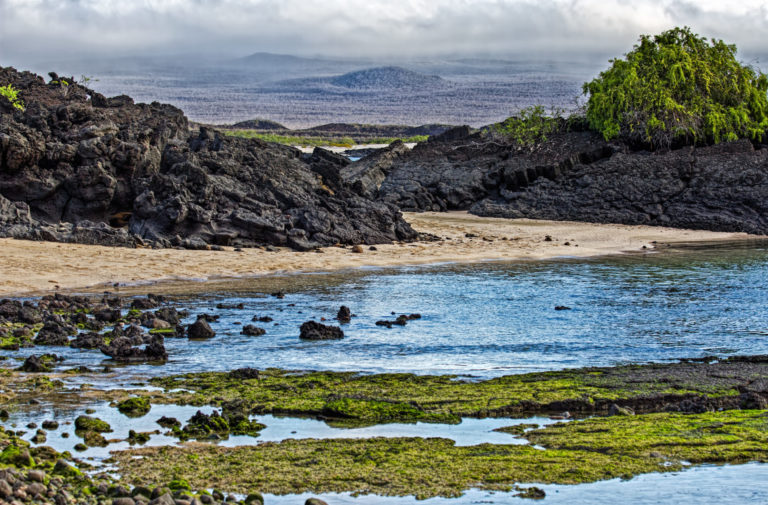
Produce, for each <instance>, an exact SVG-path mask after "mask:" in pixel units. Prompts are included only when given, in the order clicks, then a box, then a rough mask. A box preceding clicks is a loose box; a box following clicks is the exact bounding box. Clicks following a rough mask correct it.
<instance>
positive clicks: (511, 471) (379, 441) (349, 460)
mask: <svg viewBox="0 0 768 505" xmlns="http://www.w3.org/2000/svg"><path fill="white" fill-rule="evenodd" d="M134 456H144V458H141V459H134V458H133V457H134ZM113 457H114V458H115V459H116V460H117V461H118V463H119V467H120V472H121V474H122V475H123V476H124V479H126V481H127V482H132V483H136V484H140V483H144V482H152V481H153V480H160V481H162V480H164V479H166V480H170V479H172V478H183V479H185V480H187V481H188V482H189V483H190V484H191V485H192V486H195V487H208V488H211V487H218V488H224V489H228V490H231V491H234V492H239V493H249V492H253V491H261V492H265V493H275V494H289V493H303V492H309V491H312V492H316V493H326V492H350V491H351V492H359V493H375V494H381V495H388V496H406V495H415V496H416V497H418V498H429V497H433V496H446V497H455V496H460V495H461V494H462V493H463V492H464V491H465V490H467V489H469V488H472V487H480V488H483V489H489V490H499V491H510V490H512V489H514V484H515V483H516V482H533V481H536V482H560V483H568V484H575V483H579V482H593V481H597V480H601V479H610V478H614V477H620V476H625V475H628V474H636V473H645V472H651V471H657V470H666V469H667V467H664V466H662V465H660V464H659V462H658V461H653V460H650V459H649V460H633V459H631V458H614V457H612V456H607V455H604V454H600V453H592V452H588V451H557V450H555V451H540V450H537V449H534V448H533V447H530V446H520V445H491V444H483V445H477V446H470V447H456V446H455V445H454V444H453V441H451V440H446V439H440V438H429V439H423V438H373V439H364V440H344V439H339V440H313V439H309V440H286V441H284V442H281V443H264V444H260V445H258V446H243V447H238V448H222V447H207V446H206V447H200V446H198V447H195V448H194V449H191V450H190V449H185V448H175V447H161V448H154V447H153V448H146V449H138V450H135V451H124V452H117V453H113ZM678 469H679V467H678Z"/></svg>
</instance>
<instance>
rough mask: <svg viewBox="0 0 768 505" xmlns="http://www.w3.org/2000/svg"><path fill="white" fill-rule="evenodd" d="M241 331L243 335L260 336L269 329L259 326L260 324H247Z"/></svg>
mask: <svg viewBox="0 0 768 505" xmlns="http://www.w3.org/2000/svg"><path fill="white" fill-rule="evenodd" d="M241 333H242V334H243V335H248V336H249V337H260V336H262V335H264V334H265V333H267V331H266V330H265V329H264V328H259V327H258V326H255V325H252V324H246V325H245V326H243V331H242V332H241Z"/></svg>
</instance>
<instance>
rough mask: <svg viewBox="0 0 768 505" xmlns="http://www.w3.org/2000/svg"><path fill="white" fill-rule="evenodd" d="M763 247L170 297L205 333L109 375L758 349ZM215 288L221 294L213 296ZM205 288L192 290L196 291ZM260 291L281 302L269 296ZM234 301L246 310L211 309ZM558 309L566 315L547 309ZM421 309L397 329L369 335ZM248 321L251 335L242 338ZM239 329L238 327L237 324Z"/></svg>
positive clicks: (551, 362) (765, 265) (610, 361)
mask: <svg viewBox="0 0 768 505" xmlns="http://www.w3.org/2000/svg"><path fill="white" fill-rule="evenodd" d="M766 279H768V250H767V249H766V248H765V247H759V246H756V247H749V248H732V249H710V250H706V251H696V252H685V253H679V254H669V255H667V254H657V255H645V256H631V257H620V258H613V259H598V260H557V261H537V262H517V263H480V264H473V265H463V266H459V265H443V266H433V267H410V268H402V269H398V270H360V271H355V272H350V273H341V274H340V273H336V274H314V275H312V274H310V275H289V276H283V277H273V278H267V279H251V280H243V281H233V282H229V283H227V284H224V285H223V286H224V288H223V289H224V290H226V291H225V292H219V293H216V294H204V295H195V296H192V297H186V298H182V299H179V300H178V301H177V305H178V306H180V307H182V308H187V309H189V310H190V311H191V314H192V316H190V318H189V319H187V321H186V322H192V321H193V320H194V315H195V314H198V313H203V312H205V313H214V314H218V315H220V316H221V318H220V320H219V321H217V322H214V323H212V324H211V326H212V327H213V329H214V330H215V331H216V332H217V336H216V337H215V338H213V339H210V340H207V341H189V340H187V339H167V340H166V345H167V347H168V352H169V354H170V361H169V362H168V363H167V364H166V365H162V366H151V365H134V366H129V367H124V368H123V367H117V368H115V370H116V372H117V374H118V378H115V377H113V376H108V377H106V378H100V375H98V374H97V375H95V376H92V377H88V379H87V380H88V381H89V382H92V383H96V384H102V383H103V384H102V385H113V384H115V383H116V381H118V380H119V379H120V378H122V379H123V382H125V380H128V378H130V377H134V376H136V375H138V376H139V377H146V376H154V375H158V374H172V373H184V372H191V371H206V370H231V369H234V368H239V367H256V368H260V369H263V368H266V367H279V368H287V369H302V370H305V369H315V370H317V369H322V370H326V369H331V370H359V371H363V372H414V373H420V374H458V375H468V376H473V377H479V378H488V377H495V376H499V375H505V374H514V373H524V372H529V371H543V370H556V369H563V368H571V367H581V366H609V365H616V364H622V363H629V362H648V361H667V360H675V359H678V358H695V357H703V356H710V355H717V356H730V355H736V354H766V353H768V338H766V337H767V336H768V312H767V311H765V310H763V308H764V307H766V306H768V283H766V282H765V281H766ZM221 286H222V285H221V284H220V285H219V289H221ZM200 287H205V285H198V286H197V288H198V289H199V288H200ZM272 290H282V291H285V292H286V295H285V298H283V299H278V298H275V297H272V296H269V295H268V293H270V292H271V291H272ZM219 303H223V304H225V305H228V306H229V305H236V304H238V303H243V304H244V307H245V308H244V309H242V310H239V309H235V308H227V309H217V308H216V305H217V304H219ZM340 305H348V306H349V307H350V308H351V309H352V312H353V313H354V314H356V317H354V318H353V319H352V322H351V323H349V324H344V325H342V328H343V330H344V332H345V335H346V337H345V338H344V339H343V340H338V341H322V342H307V341H302V340H300V339H299V338H298V335H299V326H300V325H301V323H302V322H304V321H307V320H309V319H315V320H320V319H321V318H323V317H324V318H326V319H328V321H327V324H333V318H334V317H335V315H336V312H337V310H338V308H339V306H340ZM557 305H564V306H568V307H571V308H572V310H561V311H557V310H555V309H554V308H555V306H557ZM393 312H394V313H395V314H403V313H404V314H410V313H420V314H421V315H422V318H421V319H419V320H415V321H410V322H409V323H408V324H407V326H405V327H398V326H395V327H393V328H391V329H387V328H385V327H381V326H376V325H375V322H376V321H377V320H380V319H389V320H393V319H394V317H395V316H393V315H392V313H393ZM254 315H258V316H270V317H272V318H273V319H274V322H270V323H253V324H256V325H257V326H261V327H263V328H265V329H266V330H267V333H266V335H264V336H262V337H248V336H244V335H241V334H240V332H241V328H242V325H244V324H251V318H252V317H253V316H254ZM238 323H240V324H238ZM43 350H45V351H46V352H56V353H59V354H61V355H63V356H64V357H65V358H66V361H65V362H64V363H63V364H62V368H68V367H71V366H75V365H81V364H82V365H87V366H89V367H98V366H99V365H101V364H105V363H108V362H107V361H105V360H104V358H105V356H103V355H102V354H101V353H100V352H99V351H95V350H82V351H81V350H76V349H68V348H55V347H51V348H46V349H43V348H36V349H22V350H21V351H19V352H16V353H6V354H9V355H15V356H17V357H23V356H26V355H28V354H31V353H40V352H41V351H43Z"/></svg>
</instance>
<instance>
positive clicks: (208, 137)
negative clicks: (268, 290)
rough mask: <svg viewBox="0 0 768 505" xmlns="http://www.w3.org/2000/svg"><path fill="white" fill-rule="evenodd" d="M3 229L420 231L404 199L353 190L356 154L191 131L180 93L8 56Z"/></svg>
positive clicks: (293, 234)
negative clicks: (82, 81)
mask: <svg viewBox="0 0 768 505" xmlns="http://www.w3.org/2000/svg"><path fill="white" fill-rule="evenodd" d="M0 80H2V82H4V83H9V84H11V85H13V86H14V87H15V88H17V89H19V90H20V97H21V99H22V100H24V102H25V103H26V104H27V107H26V111H24V112H22V111H19V110H16V109H14V108H13V107H12V106H11V105H10V104H9V103H7V102H6V101H3V102H2V103H0V114H2V121H0V163H1V165H0V235H1V236H6V237H14V238H24V239H33V240H52V241H61V242H77V243H84V244H103V245H119V246H130V247H134V246H152V247H184V248H188V249H210V248H214V249H215V248H216V247H220V246H224V245H232V246H238V247H243V246H257V245H276V246H288V247H292V248H295V249H312V248H315V247H318V246H326V245H332V244H336V243H342V244H358V243H370V244H374V243H385V242H392V241H394V240H408V239H413V238H415V237H416V233H415V232H414V231H413V230H412V229H411V228H410V226H409V225H408V224H407V223H405V221H403V219H402V217H401V216H400V213H399V211H398V209H397V208H396V207H394V206H392V205H389V204H386V203H382V202H374V201H371V200H369V199H367V198H364V197H361V196H360V195H358V194H357V193H355V192H353V191H351V190H349V189H348V188H347V187H346V185H344V184H342V183H341V179H340V178H339V177H338V173H339V170H340V169H341V168H343V166H344V165H345V164H346V163H348V162H347V161H346V159H342V158H341V157H337V156H336V155H333V154H332V153H328V152H325V151H322V150H318V151H316V152H315V153H314V154H313V155H311V156H307V157H305V156H303V155H302V153H301V152H300V151H299V150H296V149H293V148H290V147H286V146H281V145H278V144H271V143H266V142H262V141H260V140H248V139H240V138H232V137H226V136H223V135H220V134H219V133H217V132H216V131H213V130H210V129H206V128H200V129H199V130H198V131H191V130H190V129H189V125H188V122H187V119H186V117H184V115H183V113H182V112H181V111H180V110H179V109H177V108H175V107H173V106H170V105H165V104H159V103H152V104H149V105H147V104H135V103H134V102H133V100H132V99H131V98H129V97H125V96H123V97H114V98H106V97H104V96H102V95H100V94H99V93H97V92H94V91H92V90H89V89H87V88H85V87H83V86H80V85H78V84H75V83H74V79H72V84H71V85H69V86H66V89H65V88H64V87H62V86H61V85H60V84H57V83H51V82H49V83H46V82H45V80H44V79H43V78H42V77H39V76H36V75H34V74H32V73H29V72H17V71H16V70H14V69H13V68H0Z"/></svg>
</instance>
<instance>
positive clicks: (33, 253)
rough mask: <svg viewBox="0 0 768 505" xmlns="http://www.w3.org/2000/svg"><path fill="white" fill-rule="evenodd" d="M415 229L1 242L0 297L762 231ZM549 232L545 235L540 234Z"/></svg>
mask: <svg viewBox="0 0 768 505" xmlns="http://www.w3.org/2000/svg"><path fill="white" fill-rule="evenodd" d="M404 216H405V219H406V220H407V221H408V222H409V223H410V224H411V225H412V226H413V227H414V229H416V230H417V231H419V232H422V233H427V234H431V235H435V236H437V237H439V240H435V241H418V242H412V243H394V244H382V245H376V246H375V250H371V249H370V246H363V252H362V253H355V252H353V250H352V248H351V247H349V246H346V247H325V248H323V249H321V250H320V252H297V251H293V250H291V249H287V248H285V249H279V250H278V251H277V252H270V251H267V250H266V249H261V248H255V249H245V250H243V251H242V252H236V251H234V249H233V248H231V247H227V248H225V250H224V251H191V250H177V249H155V250H153V249H128V248H121V247H106V246H92V245H81V244H66V243H58V242H35V241H26V240H15V239H10V238H5V239H0V247H2V250H3V255H2V258H0V296H33V295H40V294H45V293H50V292H51V291H54V290H57V291H77V292H84V293H88V292H91V293H95V292H100V291H103V290H104V289H113V288H114V287H121V288H125V287H127V289H129V290H130V289H138V288H141V287H146V286H150V285H151V286H152V287H153V291H156V292H167V291H164V288H168V289H170V286H172V285H179V284H182V285H187V286H189V285H191V284H193V283H194V284H200V283H202V282H216V281H219V282H221V281H224V280H227V279H248V278H256V277H262V276H270V275H284V274H292V273H298V274H301V273H319V272H339V271H344V270H354V269H359V268H366V267H374V268H387V267H401V266H417V265H431V264H441V263H477V262H484V261H518V260H548V259H556V258H590V257H599V256H610V255H622V254H628V253H644V252H645V253H652V252H658V251H659V250H660V249H661V248H660V246H661V245H663V246H665V247H664V249H666V248H667V247H666V246H667V245H669V244H673V243H674V244H680V243H685V244H688V243H713V244H714V243H718V242H721V243H730V242H743V243H748V242H750V241H759V240H763V239H767V238H768V237H764V236H759V235H749V234H746V233H729V232H710V231H700V230H683V229H673V228H662V227H654V226H637V225H617V224H594V223H581V222H568V221H539V220H530V219H503V218H486V217H478V216H474V215H470V214H467V213H466V212H446V213H435V212H429V213H420V214H415V213H405V214H404ZM547 237H549V239H548V238H547Z"/></svg>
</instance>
